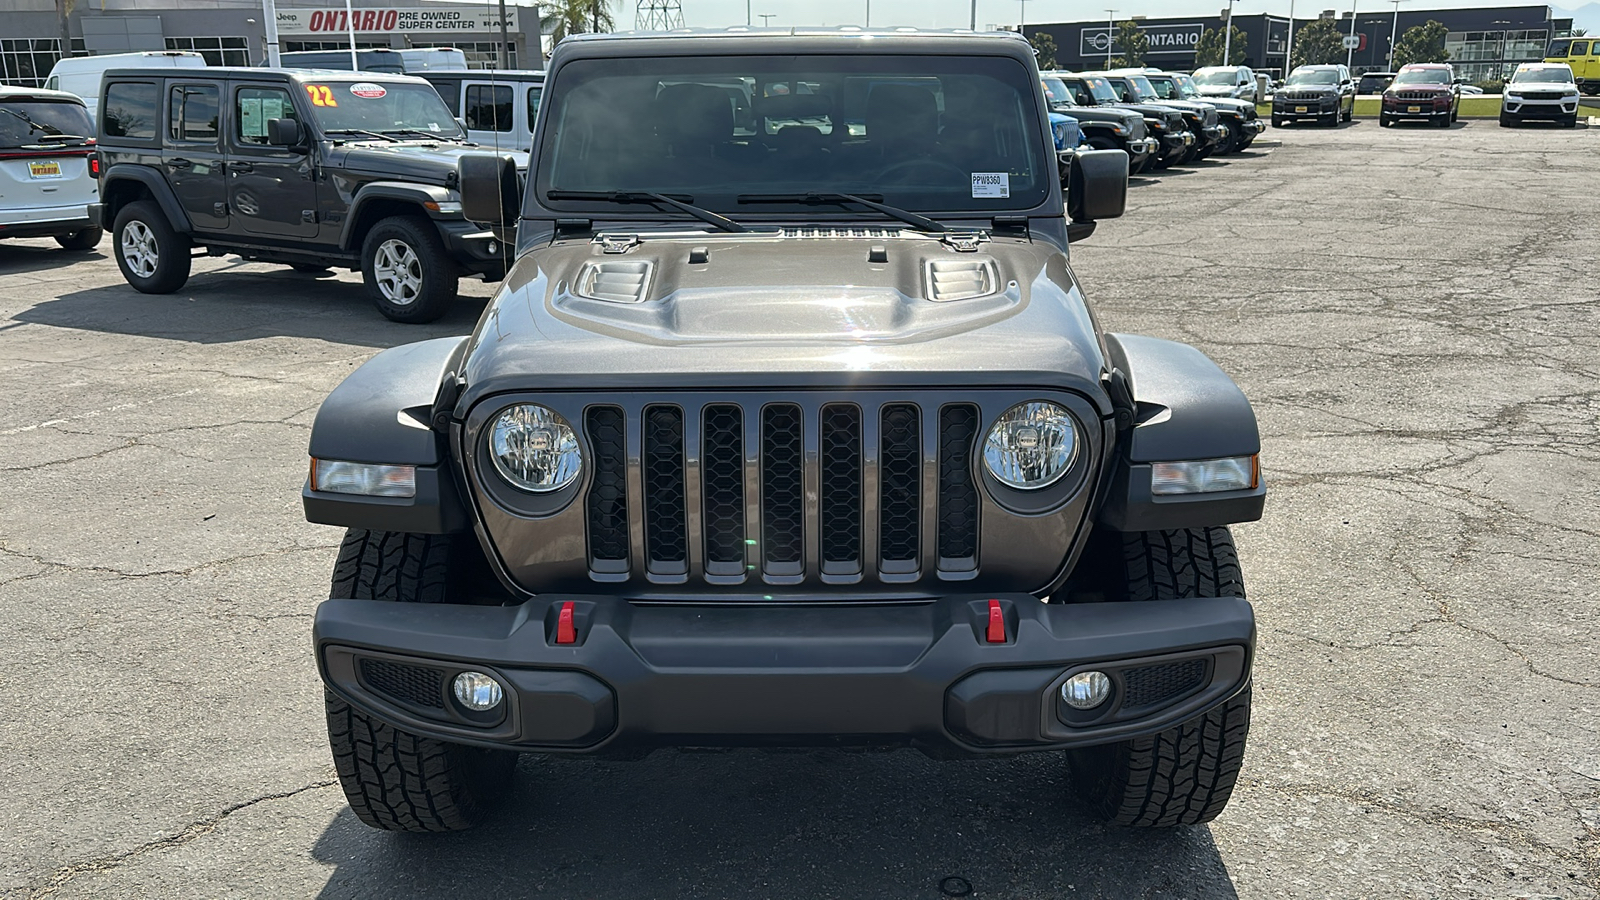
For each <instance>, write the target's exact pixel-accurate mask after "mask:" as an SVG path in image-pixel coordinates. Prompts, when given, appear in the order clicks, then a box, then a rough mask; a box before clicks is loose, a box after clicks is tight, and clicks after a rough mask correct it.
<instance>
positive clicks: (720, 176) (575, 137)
mask: <svg viewBox="0 0 1600 900" xmlns="http://www.w3.org/2000/svg"><path fill="white" fill-rule="evenodd" d="M1036 77H1037V76H1035V75H1034V73H1033V72H1032V71H1030V69H1029V68H1028V67H1025V66H1024V65H1023V64H1021V63H1020V62H1018V61H1017V60H1014V59H1010V58H1007V57H960V56H931V57H927V56H892V55H880V56H868V55H838V56H830V55H816V56H759V57H732V56H727V57H724V56H719V57H703V58H702V57H668V58H642V59H625V60H619V59H580V60H574V61H573V62H571V63H568V64H567V65H565V66H563V67H562V69H561V70H560V75H559V76H558V78H557V79H556V80H554V81H552V82H551V83H549V84H547V85H546V92H547V93H546V97H545V99H544V102H545V104H546V105H547V106H549V107H550V109H549V110H548V111H547V113H546V115H547V118H546V120H545V121H546V123H547V126H546V127H545V128H544V129H543V130H542V134H543V137H542V139H541V141H540V148H539V161H538V164H537V166H536V167H535V171H536V172H537V175H536V182H535V184H536V190H537V194H538V196H539V198H540V200H541V202H543V203H544V204H545V205H546V206H548V207H550V208H552V209H558V210H583V211H591V212H592V211H598V210H600V209H602V208H606V207H607V206H608V204H606V202H605V201H606V200H607V199H608V198H605V197H594V196H588V197H579V196H574V195H575V194H579V193H585V194H594V193H596V192H599V193H606V194H612V195H621V196H628V197H637V196H642V195H647V194H651V193H654V194H661V195H667V196H670V197H671V198H672V200H676V201H678V202H681V203H692V204H694V205H695V206H697V207H700V208H701V209H702V210H707V209H709V210H716V211H718V212H721V213H724V214H727V215H731V216H735V217H736V218H737V217H740V216H752V215H761V214H792V213H793V212H794V211H797V210H802V209H803V210H806V211H807V212H808V214H810V213H815V212H818V211H823V212H838V211H840V210H843V209H847V208H850V209H854V210H855V211H856V212H858V213H859V211H860V205H859V204H849V205H845V203H844V202H842V201H838V200H836V199H822V198H823V195H830V194H832V195H838V194H852V195H856V196H864V197H867V198H869V199H871V200H874V201H880V202H882V203H884V204H892V205H893V206H896V207H900V208H902V209H913V210H927V211H949V212H960V211H977V210H985V211H987V210H1021V209H1031V208H1033V207H1036V206H1038V205H1039V204H1040V203H1043V202H1045V200H1046V199H1047V198H1048V196H1049V192H1050V191H1051V190H1058V189H1059V188H1058V187H1057V184H1058V179H1059V175H1058V173H1057V169H1056V160H1055V159H1054V158H1053V156H1047V154H1046V149H1047V147H1046V143H1047V142H1046V140H1045V134H1044V132H1043V128H1042V122H1043V113H1042V112H1041V111H1040V109H1039V104H1038V98H1039V97H1040V91H1039V88H1038V87H1037V86H1036V83H1035V81H1034V79H1035V78H1036ZM808 195H811V196H808ZM611 199H616V200H617V201H618V202H637V201H622V200H621V199H620V196H615V197H613V198H611ZM819 204H820V206H819ZM835 204H838V205H835ZM609 208H610V209H613V210H614V209H616V205H615V204H609ZM648 208H649V205H648V204H647V205H645V206H644V207H642V208H641V207H635V209H634V211H633V212H630V213H629V215H635V214H637V213H644V212H645V211H646V210H647V209H648ZM655 208H656V210H657V211H658V213H659V214H668V215H673V216H676V215H677V213H676V212H675V211H674V210H673V208H672V207H671V205H670V204H667V203H656V204H655ZM880 212H881V210H880Z"/></svg>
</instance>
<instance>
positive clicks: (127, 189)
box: [100, 163, 194, 234]
mask: <svg viewBox="0 0 1600 900" xmlns="http://www.w3.org/2000/svg"><path fill="white" fill-rule="evenodd" d="M145 198H149V199H151V200H154V201H155V202H156V204H157V205H158V206H160V207H161V213H162V214H163V215H165V216H166V217H167V222H168V223H169V224H171V225H172V230H173V231H176V232H177V233H179V234H189V233H190V232H192V231H194V228H193V226H192V225H190V224H189V216H188V214H187V213H185V212H184V211H183V204H181V203H179V202H178V196H177V195H176V194H174V193H173V192H172V186H171V185H170V184H167V180H166V179H165V178H163V177H162V175H161V173H160V172H159V171H157V170H155V169H152V168H150V167H148V166H136V165H133V164H131V163H118V164H116V165H114V166H111V167H110V168H109V169H107V170H106V175H105V182H104V185H103V186H102V187H101V188H100V203H101V209H100V219H101V227H102V228H104V229H106V230H107V231H110V230H111V226H112V225H113V224H114V223H115V222H116V221H117V213H118V212H120V211H121V210H122V207H124V206H127V205H128V204H129V203H133V202H135V201H137V200H143V199H145Z"/></svg>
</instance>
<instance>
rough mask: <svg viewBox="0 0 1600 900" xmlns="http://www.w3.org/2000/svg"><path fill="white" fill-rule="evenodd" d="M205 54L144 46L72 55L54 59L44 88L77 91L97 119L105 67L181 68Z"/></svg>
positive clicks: (197, 63)
mask: <svg viewBox="0 0 1600 900" xmlns="http://www.w3.org/2000/svg"><path fill="white" fill-rule="evenodd" d="M205 64H206V58H205V57H204V56H201V55H200V54H198V53H195V52H194V51H192V50H147V51H144V52H142V53H108V54H106V55H105V56H73V57H70V58H68V59H63V60H61V61H59V62H57V63H56V65H55V68H53V69H51V70H50V77H49V78H47V79H45V82H44V86H45V89H46V90H51V91H66V92H67V93H69V94H77V95H78V96H79V97H80V98H82V99H83V104H84V106H87V107H88V108H89V118H91V119H93V120H95V121H96V122H98V121H100V117H99V115H98V113H99V108H100V76H101V75H102V74H103V73H104V72H105V70H107V69H144V68H149V69H157V68H160V69H183V68H190V67H200V66H204V65H205Z"/></svg>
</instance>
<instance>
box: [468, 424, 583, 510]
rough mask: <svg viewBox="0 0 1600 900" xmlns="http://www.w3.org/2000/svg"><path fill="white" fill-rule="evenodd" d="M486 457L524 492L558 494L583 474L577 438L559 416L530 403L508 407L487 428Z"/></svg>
mask: <svg viewBox="0 0 1600 900" xmlns="http://www.w3.org/2000/svg"><path fill="white" fill-rule="evenodd" d="M489 458H490V459H492V460H494V468H495V471H497V472H499V473H500V477H502V478H504V479H505V480H506V481H509V482H511V484H512V485H513V486H514V487H517V488H520V489H522V490H524V491H534V492H536V493H544V492H546V491H558V490H560V489H562V488H564V487H566V486H567V485H569V484H571V483H572V482H573V481H575V480H577V477H578V474H579V473H580V472H582V471H583V453H582V451H580V450H579V449H578V436H577V435H576V434H573V433H572V426H571V425H568V424H567V420H566V419H563V418H561V415H560V413H557V412H556V411H555V410H553V409H546V408H544V407H543V406H535V405H533V404H531V403H529V404H522V405H519V406H512V407H508V408H507V409H506V410H504V411H503V412H501V413H500V415H499V417H497V418H496V419H495V420H494V425H493V426H491V427H490V429H489Z"/></svg>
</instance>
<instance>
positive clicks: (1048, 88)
mask: <svg viewBox="0 0 1600 900" xmlns="http://www.w3.org/2000/svg"><path fill="white" fill-rule="evenodd" d="M1039 85H1040V86H1041V87H1043V88H1044V100H1045V102H1046V103H1049V104H1050V105H1051V106H1076V105H1077V104H1075V103H1073V102H1072V91H1071V90H1070V89H1068V88H1067V85H1066V82H1064V81H1062V80H1061V79H1059V78H1048V77H1046V78H1041V79H1039Z"/></svg>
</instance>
